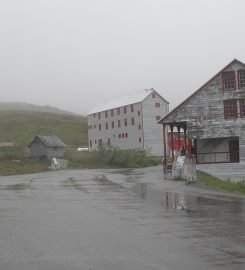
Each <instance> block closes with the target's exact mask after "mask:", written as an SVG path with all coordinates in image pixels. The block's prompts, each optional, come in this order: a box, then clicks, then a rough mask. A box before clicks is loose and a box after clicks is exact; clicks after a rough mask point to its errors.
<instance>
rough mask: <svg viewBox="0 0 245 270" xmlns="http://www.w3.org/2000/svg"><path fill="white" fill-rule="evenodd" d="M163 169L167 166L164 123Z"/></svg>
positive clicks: (164, 126)
mask: <svg viewBox="0 0 245 270" xmlns="http://www.w3.org/2000/svg"><path fill="white" fill-rule="evenodd" d="M162 165H163V169H164V170H165V169H166V166H167V145H166V124H163V164H162Z"/></svg>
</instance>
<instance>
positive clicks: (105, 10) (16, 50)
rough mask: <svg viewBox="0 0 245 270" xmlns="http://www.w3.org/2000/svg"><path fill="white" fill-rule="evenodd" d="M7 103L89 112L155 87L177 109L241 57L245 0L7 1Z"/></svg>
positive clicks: (3, 72) (0, 38)
mask: <svg viewBox="0 0 245 270" xmlns="http://www.w3.org/2000/svg"><path fill="white" fill-rule="evenodd" d="M0 4H1V5H0V101H9V102H12V101H21V102H28V103H33V104H38V105H46V104H49V105H52V106H56V107H59V108H61V109H65V110H69V111H73V112H76V113H80V114H86V113H87V112H88V111H89V110H91V109H92V107H94V105H97V104H100V103H102V102H105V101H108V100H111V99H113V98H116V97H121V96H124V95H128V94H129V93H132V92H136V91H140V90H143V89H146V88H152V87H153V88H155V89H156V90H157V91H158V92H159V93H160V94H161V95H162V96H163V97H164V98H165V99H167V100H168V101H169V102H170V109H172V108H174V107H175V106H176V105H178V104H179V103H180V102H181V101H183V99H185V98H186V97H187V96H189V95H190V94H192V93H193V92H194V91H195V90H197V88H199V87H200V86H202V85H203V84H204V83H205V82H206V81H207V80H209V79H210V78H211V77H212V76H213V75H215V74H216V73H217V72H218V71H219V70H220V69H221V68H223V67H224V66H225V65H227V64H228V63H229V62H230V61H232V60H233V59H234V58H237V59H238V60H240V61H242V62H245V35H244V28H245V16H244V10H245V1H244V0H198V1H197V0H1V1H0Z"/></svg>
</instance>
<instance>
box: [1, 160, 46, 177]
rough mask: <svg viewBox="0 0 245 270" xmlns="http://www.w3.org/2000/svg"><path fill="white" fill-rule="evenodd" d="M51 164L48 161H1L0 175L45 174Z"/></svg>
mask: <svg viewBox="0 0 245 270" xmlns="http://www.w3.org/2000/svg"><path fill="white" fill-rule="evenodd" d="M49 166H50V162H48V161H34V160H30V159H26V160H20V161H12V160H1V161H0V175H16V174H28V173H37V172H44V171H47V170H48V167H49Z"/></svg>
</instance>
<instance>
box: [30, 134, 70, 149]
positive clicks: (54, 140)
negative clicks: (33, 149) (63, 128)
mask: <svg viewBox="0 0 245 270" xmlns="http://www.w3.org/2000/svg"><path fill="white" fill-rule="evenodd" d="M36 140H40V141H41V142H42V143H43V144H44V145H46V146H47V147H65V146H66V145H65V144H64V143H63V142H62V141H61V140H60V139H59V138H58V137H57V136H55V135H51V136H46V135H45V136H44V135H37V136H36V137H35V139H34V140H33V141H32V143H33V142H34V141H36ZM32 143H31V144H32ZM31 144H30V145H31Z"/></svg>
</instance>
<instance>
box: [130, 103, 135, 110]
mask: <svg viewBox="0 0 245 270" xmlns="http://www.w3.org/2000/svg"><path fill="white" fill-rule="evenodd" d="M130 107H131V112H134V105H133V104H132V105H131V106H130Z"/></svg>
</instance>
